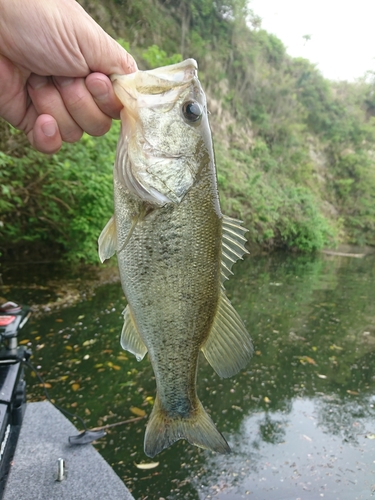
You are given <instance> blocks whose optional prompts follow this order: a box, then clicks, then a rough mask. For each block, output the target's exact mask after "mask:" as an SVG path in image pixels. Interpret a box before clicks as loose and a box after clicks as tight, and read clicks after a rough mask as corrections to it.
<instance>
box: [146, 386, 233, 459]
mask: <svg viewBox="0 0 375 500" xmlns="http://www.w3.org/2000/svg"><path fill="white" fill-rule="evenodd" d="M194 406H195V407H194V409H192V411H191V412H190V413H189V414H188V415H186V416H178V415H175V414H173V415H171V414H169V413H168V410H164V409H162V408H161V404H160V400H159V397H158V395H156V398H155V404H154V407H153V409H152V412H151V415H150V419H149V421H148V423H147V427H146V433H145V442H144V449H145V454H146V455H147V456H149V457H151V458H152V457H154V456H155V455H157V454H158V453H160V452H161V451H162V450H164V449H165V448H168V446H171V445H172V444H173V443H174V442H175V441H178V440H179V439H186V441H188V442H189V443H190V444H193V445H195V446H198V447H199V448H205V449H207V450H212V451H217V452H218V453H229V452H230V448H229V445H228V443H227V442H226V440H225V438H224V436H223V435H222V434H221V433H220V432H219V431H218V430H217V429H216V427H215V424H214V423H213V422H212V420H211V418H210V417H209V416H208V414H207V413H206V410H205V409H204V408H203V406H202V403H201V402H200V401H199V400H198V401H196V404H195V405H194Z"/></svg>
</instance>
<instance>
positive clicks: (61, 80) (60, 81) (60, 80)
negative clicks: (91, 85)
mask: <svg viewBox="0 0 375 500" xmlns="http://www.w3.org/2000/svg"><path fill="white" fill-rule="evenodd" d="M54 80H55V81H56V83H57V85H59V87H67V86H68V85H70V84H71V83H73V81H74V78H71V77H70V76H55V77H54Z"/></svg>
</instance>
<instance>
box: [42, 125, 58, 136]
mask: <svg viewBox="0 0 375 500" xmlns="http://www.w3.org/2000/svg"><path fill="white" fill-rule="evenodd" d="M41 128H42V132H43V134H44V135H45V136H46V137H53V136H54V135H55V134H56V132H57V127H56V125H55V124H54V123H53V122H47V123H44V124H43V125H42V127H41Z"/></svg>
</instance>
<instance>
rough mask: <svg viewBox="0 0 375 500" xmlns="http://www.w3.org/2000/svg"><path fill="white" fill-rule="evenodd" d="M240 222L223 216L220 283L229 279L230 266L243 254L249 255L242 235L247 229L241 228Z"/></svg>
mask: <svg viewBox="0 0 375 500" xmlns="http://www.w3.org/2000/svg"><path fill="white" fill-rule="evenodd" d="M241 224H242V223H241V221H239V220H237V219H232V218H231V217H227V216H226V215H224V216H223V240H222V247H221V278H222V282H224V281H225V280H226V279H229V276H230V275H231V274H233V273H232V266H233V264H234V263H235V262H237V260H238V259H242V257H243V255H244V254H245V253H249V252H248V251H247V250H246V248H245V247H244V244H245V243H246V238H245V237H244V233H246V232H247V229H246V228H244V227H242V226H241Z"/></svg>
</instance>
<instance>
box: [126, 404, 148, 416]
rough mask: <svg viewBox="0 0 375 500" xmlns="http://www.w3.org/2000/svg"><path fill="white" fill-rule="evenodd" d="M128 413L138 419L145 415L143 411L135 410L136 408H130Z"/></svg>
mask: <svg viewBox="0 0 375 500" xmlns="http://www.w3.org/2000/svg"><path fill="white" fill-rule="evenodd" d="M130 411H131V412H132V413H133V414H134V415H137V416H138V417H144V416H145V415H146V412H145V411H144V410H142V409H141V408H137V407H136V406H131V407H130Z"/></svg>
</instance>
